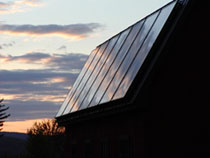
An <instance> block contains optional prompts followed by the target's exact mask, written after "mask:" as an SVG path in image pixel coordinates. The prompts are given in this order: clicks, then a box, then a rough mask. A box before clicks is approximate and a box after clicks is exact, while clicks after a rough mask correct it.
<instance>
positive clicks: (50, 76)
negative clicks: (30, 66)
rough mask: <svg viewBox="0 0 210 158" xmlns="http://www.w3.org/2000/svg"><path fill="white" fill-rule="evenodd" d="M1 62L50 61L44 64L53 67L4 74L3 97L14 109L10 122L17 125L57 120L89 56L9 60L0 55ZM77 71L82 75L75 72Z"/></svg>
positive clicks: (34, 56)
mask: <svg viewBox="0 0 210 158" xmlns="http://www.w3.org/2000/svg"><path fill="white" fill-rule="evenodd" d="M0 58H4V59H7V61H8V62H12V61H16V60H21V61H27V62H29V61H31V62H35V63H36V62H38V61H41V60H42V59H49V60H48V62H47V63H44V64H46V65H48V66H49V67H50V68H48V69H42V70H39V69H38V70H13V71H8V70H1V71H0V76H1V77H0V95H1V96H0V97H1V98H5V101H4V103H5V104H6V105H8V106H9V107H10V110H9V113H11V117H10V121H15V120H24V119H38V118H46V117H48V118H52V117H54V116H55V114H56V112H57V111H58V109H59V107H60V105H61V104H62V102H63V100H64V98H65V96H66V95H67V92H68V91H69V89H70V87H71V86H72V85H73V83H74V81H75V80H76V78H77V76H78V72H79V71H80V69H81V68H82V66H83V65H84V63H85V61H86V59H87V55H83V54H72V53H69V54H65V55H59V54H53V55H49V54H46V53H29V54H25V55H22V56H8V57H5V56H2V55H0ZM66 65H68V66H66ZM67 69H68V71H63V70H67ZM74 69H77V70H78V72H73V70H74Z"/></svg>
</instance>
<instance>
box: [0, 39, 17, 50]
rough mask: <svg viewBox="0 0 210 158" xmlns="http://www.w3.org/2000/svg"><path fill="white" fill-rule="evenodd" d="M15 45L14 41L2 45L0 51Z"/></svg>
mask: <svg viewBox="0 0 210 158" xmlns="http://www.w3.org/2000/svg"><path fill="white" fill-rule="evenodd" d="M14 45H15V41H12V42H10V43H2V44H0V49H4V48H8V47H13V46H14Z"/></svg>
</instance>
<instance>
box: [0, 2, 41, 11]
mask: <svg viewBox="0 0 210 158" xmlns="http://www.w3.org/2000/svg"><path fill="white" fill-rule="evenodd" d="M38 6H43V3H42V2H41V1H40V0H18V1H17V0H16V1H14V2H0V14H10V13H17V12H25V11H27V10H28V7H38Z"/></svg>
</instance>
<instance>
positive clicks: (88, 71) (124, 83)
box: [56, 1, 177, 117]
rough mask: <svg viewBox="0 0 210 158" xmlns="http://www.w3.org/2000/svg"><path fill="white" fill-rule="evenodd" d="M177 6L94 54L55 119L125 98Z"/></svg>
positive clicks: (171, 4) (159, 12) (125, 31)
mask: <svg viewBox="0 0 210 158" xmlns="http://www.w3.org/2000/svg"><path fill="white" fill-rule="evenodd" d="M176 3H177V1H173V2H170V3H169V4H168V5H166V6H164V7H163V8H161V9H159V10H157V11H156V12H154V13H153V14H151V15H149V16H148V17H146V18H144V19H142V20H140V21H139V22H137V23H136V24H134V25H132V26H130V27H129V28H127V29H126V30H124V31H122V32H121V33H119V34H117V35H116V36H114V37H112V38H111V39H109V40H107V41H106V42H104V43H103V44H101V45H99V46H98V47H97V48H96V49H95V50H93V51H92V53H91V54H90V56H89V58H88V60H87V62H86V63H85V65H84V67H83V69H82V71H81V72H80V74H79V76H78V78H77V80H76V81H75V83H74V85H73V87H72V89H71V90H70V92H69V93H68V95H67V97H66V99H65V101H64V103H63V104H62V106H61V108H60V110H59V112H58V114H57V116H56V117H59V116H62V115H65V114H68V113H71V112H75V111H78V110H82V109H85V108H89V107H93V106H96V105H99V104H102V103H105V102H109V101H112V100H116V99H120V98H123V97H124V96H125V95H126V93H127V91H128V89H129V87H130V85H131V84H132V81H133V80H134V78H135V76H136V75H137V73H138V71H139V70H140V68H141V66H142V64H143V62H144V60H145V58H146V57H147V55H148V53H149V52H150V50H151V48H152V46H153V44H154V42H155V40H156V39H157V37H158V35H159V34H160V31H161V30H162V28H163V26H164V24H165V23H166V21H167V19H168V17H169V15H170V13H171V12H172V10H173V9H174V6H175V4H176Z"/></svg>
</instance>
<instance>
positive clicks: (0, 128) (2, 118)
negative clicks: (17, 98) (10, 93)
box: [0, 99, 10, 137]
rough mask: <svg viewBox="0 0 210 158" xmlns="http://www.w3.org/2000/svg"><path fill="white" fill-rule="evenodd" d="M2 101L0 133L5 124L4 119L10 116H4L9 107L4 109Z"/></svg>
mask: <svg viewBox="0 0 210 158" xmlns="http://www.w3.org/2000/svg"><path fill="white" fill-rule="evenodd" d="M3 101H4V99H1V100H0V131H2V129H3V125H4V122H5V119H6V118H8V117H9V116H10V114H6V112H5V111H6V110H8V109H9V107H6V106H5V105H4V104H2V102H3ZM2 136H3V135H2V134H0V137H2Z"/></svg>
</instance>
